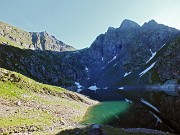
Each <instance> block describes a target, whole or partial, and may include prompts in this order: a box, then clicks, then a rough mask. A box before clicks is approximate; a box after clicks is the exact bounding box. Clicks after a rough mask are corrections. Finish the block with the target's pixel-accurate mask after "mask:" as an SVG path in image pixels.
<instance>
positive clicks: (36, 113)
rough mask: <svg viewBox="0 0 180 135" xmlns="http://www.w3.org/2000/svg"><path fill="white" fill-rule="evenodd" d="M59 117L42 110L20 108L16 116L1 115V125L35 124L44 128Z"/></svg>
mask: <svg viewBox="0 0 180 135" xmlns="http://www.w3.org/2000/svg"><path fill="white" fill-rule="evenodd" d="M55 119H57V118H55V117H53V116H52V115H50V114H48V113H47V112H43V111H40V110H36V109H33V110H28V111H27V110H24V111H22V110H20V111H19V112H18V113H16V114H15V115H14V116H10V117H3V118H2V117H0V127H11V126H23V125H26V126H31V125H33V126H35V127H41V128H43V125H47V126H50V125H51V124H52V120H55Z"/></svg>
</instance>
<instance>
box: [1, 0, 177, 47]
mask: <svg viewBox="0 0 180 135" xmlns="http://www.w3.org/2000/svg"><path fill="white" fill-rule="evenodd" d="M0 3H1V7H0V21H4V22H7V23H9V24H12V25H14V26H17V27H20V28H21V29H24V30H26V31H47V32H48V33H50V34H51V35H54V36H55V37H56V38H58V39H59V40H62V41H63V42H65V43H67V44H70V45H72V46H74V47H75V48H78V49H80V48H85V47H89V46H90V45H91V43H92V42H93V41H94V40H95V38H96V37H97V36H98V35H99V34H101V33H104V32H106V30H107V29H108V27H110V26H112V27H119V26H120V24H121V22H122V21H123V20H124V19H130V20H133V21H135V22H137V23H139V24H140V25H142V24H143V23H144V22H147V21H149V20H151V19H154V20H156V21H157V22H159V23H163V24H167V25H169V26H172V27H176V28H178V29H180V0H0Z"/></svg>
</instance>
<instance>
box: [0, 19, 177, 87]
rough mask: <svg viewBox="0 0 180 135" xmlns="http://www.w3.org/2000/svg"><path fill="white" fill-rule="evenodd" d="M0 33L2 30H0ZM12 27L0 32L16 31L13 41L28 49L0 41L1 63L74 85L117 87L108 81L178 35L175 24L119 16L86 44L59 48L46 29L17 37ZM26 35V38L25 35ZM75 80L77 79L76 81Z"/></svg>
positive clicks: (130, 70) (60, 44)
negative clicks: (116, 23) (120, 19)
mask: <svg viewBox="0 0 180 135" xmlns="http://www.w3.org/2000/svg"><path fill="white" fill-rule="evenodd" d="M1 26H2V25H1ZM9 27H10V26H8V27H7V28H9ZM1 29H5V28H1ZM6 31H7V30H6ZM17 31H20V30H19V29H18V30H17ZM23 32H24V31H23ZM23 32H22V31H21V32H19V33H23ZM2 33H5V32H2V30H1V35H2ZM12 33H13V32H12ZM12 33H10V34H8V33H6V34H5V35H3V36H4V37H8V38H9V39H11V38H10V37H16V36H17V37H16V38H14V39H13V40H14V41H16V43H17V46H19V43H18V42H17V41H21V40H22V39H23V38H24V39H23V43H24V44H22V45H24V46H25V45H26V44H28V43H29V44H31V45H33V46H29V47H28V48H29V49H30V48H31V49H32V51H31V50H29V51H28V50H22V49H17V48H12V47H11V46H9V47H8V46H6V44H7V43H4V45H3V46H2V45H1V46H0V49H1V55H0V58H1V62H0V65H1V67H3V68H8V69H10V70H14V71H17V72H20V73H22V74H24V75H27V76H29V77H33V78H34V79H36V80H37V81H40V82H44V83H48V84H53V85H57V86H62V87H66V88H67V87H68V88H69V89H75V88H78V87H79V86H80V85H81V86H82V88H83V87H84V88H89V87H91V86H95V87H96V88H105V87H115V86H116V87H117V85H114V82H122V80H124V78H125V80H126V77H128V76H127V75H129V74H130V73H133V72H136V71H137V70H139V69H141V68H142V67H144V66H146V65H147V62H148V61H149V60H150V58H151V57H152V55H153V54H155V53H156V52H157V51H159V50H160V49H161V48H162V46H163V45H164V44H168V43H171V42H173V40H174V39H176V38H177V37H178V36H180V31H179V30H177V29H174V28H171V27H168V26H165V25H163V24H158V23H157V22H155V21H154V20H151V21H149V22H147V23H144V24H143V25H142V26H140V25H139V24H137V23H135V22H133V21H130V20H127V19H125V20H124V21H123V22H122V24H121V25H120V27H119V28H113V27H110V28H108V30H107V32H106V33H105V34H100V35H99V36H98V37H97V38H96V40H95V41H94V42H93V43H92V45H91V46H90V47H89V48H85V49H82V50H76V51H69V52H61V51H65V49H67V48H68V47H67V46H66V45H65V44H64V43H63V42H61V41H58V40H57V39H56V38H55V37H53V36H51V35H49V34H48V33H47V32H39V33H27V32H24V34H23V35H26V36H22V38H20V37H19V36H21V34H20V35H19V33H17V34H15V35H16V36H15V35H12ZM18 35H19V36H18ZM31 36H32V40H29V39H30V38H29V37H31ZM25 37H27V40H25V39H26V38H25ZM15 39H16V40H15ZM31 42H32V43H31ZM63 47H64V49H63ZM70 48H71V47H70ZM34 49H35V50H34ZM41 50H42V51H41ZM48 50H50V51H48ZM52 50H54V51H52ZM68 50H71V49H68ZM22 52H23V53H22ZM175 53H178V52H175ZM25 54H28V55H27V56H26V55H25ZM162 57H163V56H162ZM170 67H171V66H170ZM159 72H162V71H159ZM176 72H177V71H176ZM163 73H164V72H163ZM177 77H178V75H177V76H176V77H169V79H178V78H177ZM136 79H137V78H136ZM136 79H135V80H136ZM77 83H80V85H79V86H77V85H76V84H77ZM130 84H131V83H130ZM133 84H134V83H133Z"/></svg>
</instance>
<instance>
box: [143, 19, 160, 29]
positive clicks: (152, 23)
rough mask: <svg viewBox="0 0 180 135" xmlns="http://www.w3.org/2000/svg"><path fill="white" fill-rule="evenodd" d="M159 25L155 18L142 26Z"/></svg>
mask: <svg viewBox="0 0 180 135" xmlns="http://www.w3.org/2000/svg"><path fill="white" fill-rule="evenodd" d="M157 25H159V24H158V23H157V22H156V21H155V20H153V19H152V20H150V21H148V22H145V23H144V24H143V25H142V27H146V26H157Z"/></svg>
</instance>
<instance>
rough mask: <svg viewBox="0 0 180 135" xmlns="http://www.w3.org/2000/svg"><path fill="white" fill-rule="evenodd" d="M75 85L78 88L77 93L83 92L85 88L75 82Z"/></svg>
mask: <svg viewBox="0 0 180 135" xmlns="http://www.w3.org/2000/svg"><path fill="white" fill-rule="evenodd" d="M75 84H76V86H77V87H78V89H77V92H80V91H82V88H83V86H82V85H81V84H80V83H78V82H75Z"/></svg>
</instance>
